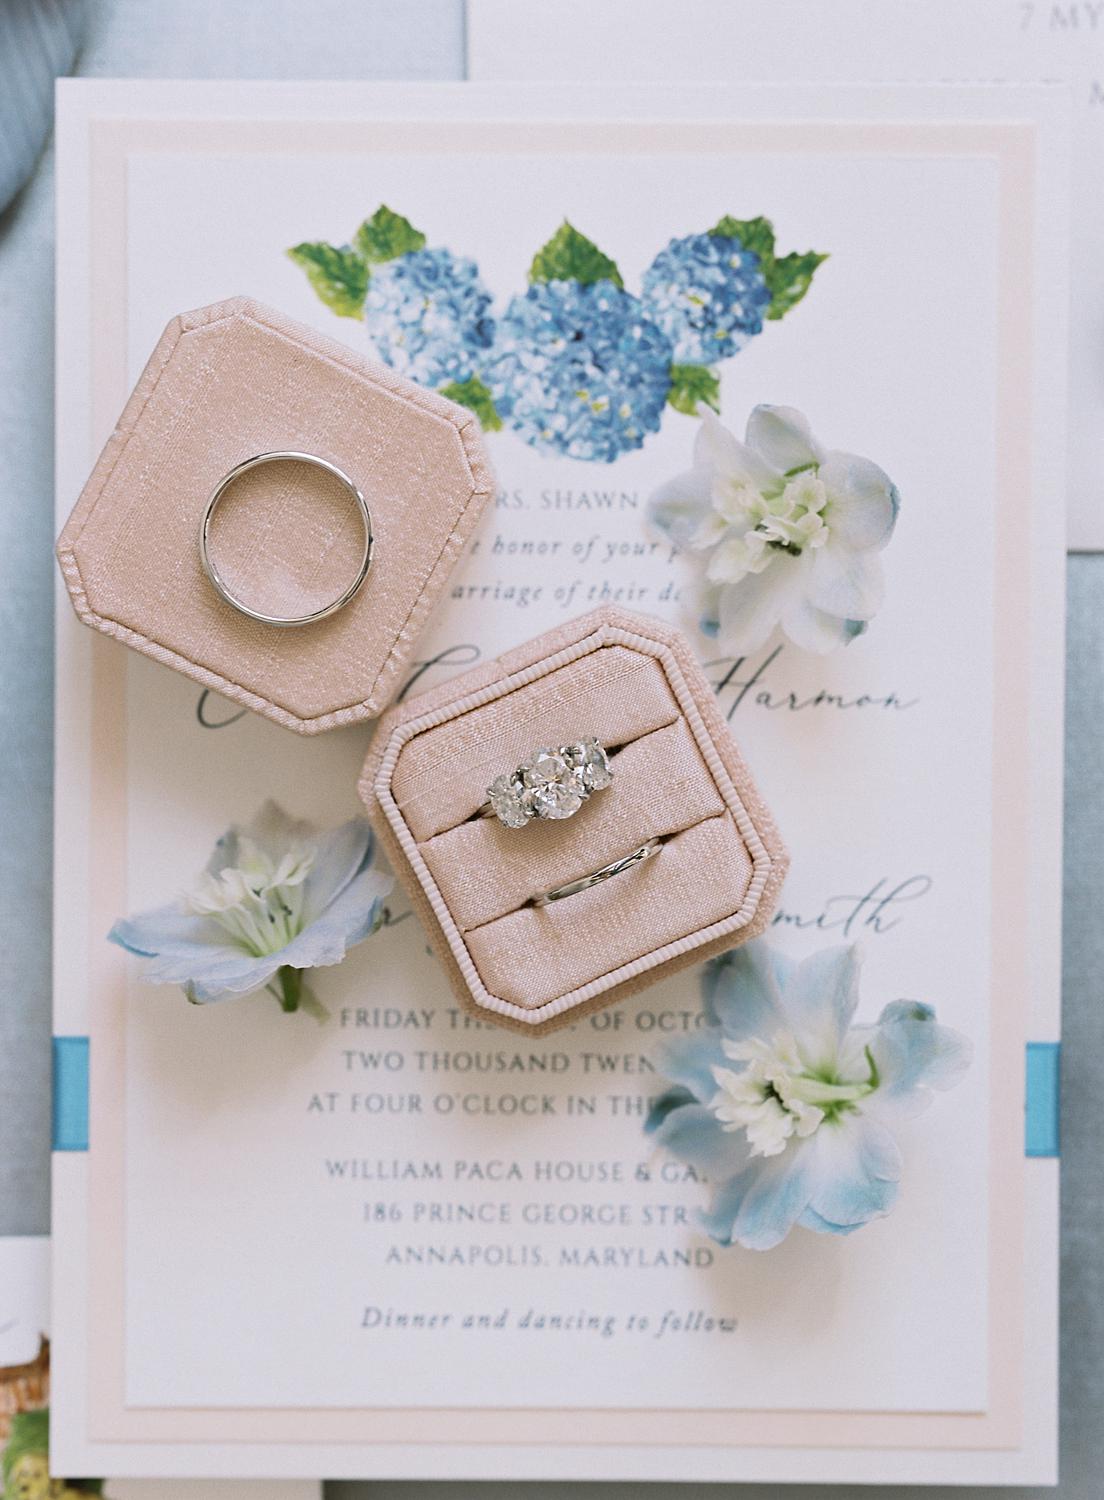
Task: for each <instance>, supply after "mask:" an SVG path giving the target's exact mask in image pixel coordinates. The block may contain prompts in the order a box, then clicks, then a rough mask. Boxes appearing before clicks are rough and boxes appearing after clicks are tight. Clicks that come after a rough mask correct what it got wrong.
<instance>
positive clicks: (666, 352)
mask: <svg viewBox="0 0 1104 1500" xmlns="http://www.w3.org/2000/svg"><path fill="white" fill-rule="evenodd" d="M670 366H671V344H670V340H669V339H668V338H667V336H666V334H664V333H663V332H662V330H661V329H659V328H658V327H657V326H656V324H655V323H654V322H652V321H651V319H650V318H649V317H648V316H647V314H646V313H645V310H644V308H643V306H642V304H641V302H640V300H639V298H637V297H634V296H632V294H631V293H629V292H626V291H625V290H624V289H623V288H622V287H620V286H618V285H617V284H616V282H614V281H612V280H609V279H607V278H603V279H601V280H596V281H591V282H587V283H580V282H578V281H574V280H572V281H562V280H545V281H535V282H534V283H533V285H532V286H530V288H529V290H528V291H527V292H526V293H525V294H524V295H523V296H519V297H515V298H514V299H513V300H512V301H511V303H510V305H509V306H508V308H507V309H506V312H505V313H504V314H503V316H502V317H501V319H500V320H499V326H498V332H497V337H496V340H495V347H494V351H493V353H492V356H491V358H490V360H489V361H488V363H487V365H486V366H485V369H484V375H483V378H484V380H485V381H486V383H487V385H488V386H489V387H490V390H491V394H492V396H493V398H494V403H495V406H496V408H497V410H498V412H499V414H500V415H501V416H502V417H503V418H504V419H505V420H506V421H507V422H508V423H509V424H510V425H511V426H512V427H513V428H514V429H515V430H516V431H517V432H518V433H519V434H520V435H521V436H522V437H523V438H524V439H525V441H526V442H527V443H530V444H532V446H533V447H534V448H539V449H541V450H543V451H545V452H549V453H558V454H562V455H564V456H565V457H568V458H576V459H584V460H593V461H598V462H604V463H612V462H613V461H614V459H616V458H618V457H619V456H620V455H621V454H622V453H627V452H629V451H630V450H631V449H634V448H639V447H640V446H641V444H642V443H643V442H644V438H645V435H646V434H647V433H649V432H657V431H658V430H659V424H660V419H661V418H662V416H663V408H664V405H665V404H666V401H667V394H668V391H669V390H670V385H671V376H670Z"/></svg>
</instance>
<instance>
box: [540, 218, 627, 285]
mask: <svg viewBox="0 0 1104 1500" xmlns="http://www.w3.org/2000/svg"><path fill="white" fill-rule="evenodd" d="M529 280H530V281H578V282H579V283H580V284H581V285H582V286H589V285H590V284H591V283H592V282H595V281H612V282H614V283H615V284H616V285H617V286H624V284H625V283H624V282H623V281H622V280H621V272H620V271H619V270H618V269H617V265H616V263H615V262H614V261H612V260H610V258H609V256H608V255H603V254H602V252H601V250H599V248H598V246H597V245H596V244H595V243H594V242H593V240H588V239H587V237H586V235H585V234H580V233H579V231H578V230H577V229H576V228H575V227H574V226H573V225H571V224H569V223H568V222H567V220H566V219H565V220H564V221H563V223H562V224H561V225H560V227H559V229H557V230H556V233H555V234H554V235H553V236H552V238H551V239H550V240H549V241H548V243H547V245H545V246H544V247H543V249H540V250H538V251H537V253H536V255H534V257H533V264H532V265H531V266H530V267H529Z"/></svg>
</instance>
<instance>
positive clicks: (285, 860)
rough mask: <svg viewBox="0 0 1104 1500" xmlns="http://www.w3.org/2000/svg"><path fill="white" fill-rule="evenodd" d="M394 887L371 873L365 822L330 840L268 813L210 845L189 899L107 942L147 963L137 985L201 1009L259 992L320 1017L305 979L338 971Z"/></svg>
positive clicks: (269, 807) (123, 922)
mask: <svg viewBox="0 0 1104 1500" xmlns="http://www.w3.org/2000/svg"><path fill="white" fill-rule="evenodd" d="M391 886H392V880H391V877H390V876H389V875H384V874H382V873H381V872H380V871H379V870H376V869H373V868H372V834H371V830H370V829H369V827H368V825H367V823H365V822H364V820H363V819H361V818H355V819H353V820H352V822H349V823H345V824H343V825H342V826H341V827H340V828H335V829H332V830H331V831H329V832H327V833H322V834H318V833H316V832H315V831H314V830H313V829H312V828H311V827H310V825H309V824H307V823H301V822H297V821H295V820H294V819H292V818H290V817H289V816H288V815H287V813H285V812H284V811H283V809H282V808H280V807H278V806H277V805H276V803H275V802H271V801H269V802H266V803H265V805H264V806H263V807H262V808H261V810H260V812H259V813H258V814H257V816H256V818H255V819H254V820H253V822H252V823H251V824H250V825H249V827H248V828H240V829H239V828H231V829H230V830H229V832H228V833H225V834H223V836H222V838H220V839H219V841H218V843H217V844H216V845H215V850H214V853H213V854H212V856H211V859H210V861H209V862H208V865H207V869H206V871H205V872H204V874H203V875H202V876H201V877H200V880H199V882H198V884H197V885H196V887H195V888H194V889H193V890H192V891H190V892H189V893H188V894H187V895H185V896H182V897H181V898H180V899H179V900H178V901H176V902H173V903H172V904H171V905H169V906H162V907H158V908H157V909H155V910H154V911H147V912H140V913H139V914H138V915H137V916H133V917H123V918H121V919H120V920H119V921H118V922H116V923H115V925H114V927H113V928H112V929H111V931H110V933H109V934H108V936H109V937H110V939H111V941H112V942H114V943H118V944H119V946H120V947H122V948H126V949H127V950H128V952H130V953H136V954H138V955H139V956H140V957H142V958H148V959H150V960H152V962H151V963H150V964H149V965H148V966H147V967H146V969H145V971H144V973H143V978H144V979H146V980H147V981H149V982H150V983H151V984H178V985H180V986H181V987H182V988H183V989H184V992H185V994H186V995H187V997H188V999H189V1000H191V1001H192V1002H193V1003H195V1004H197V1005H204V1004H207V1003H209V1002H211V1001H214V1000H226V999H229V998H231V997H232V996H235V995H247V994H251V993H252V992H253V991H254V990H259V989H267V990H268V991H269V992H270V993H271V994H273V995H274V996H275V997H276V999H277V1000H279V1002H280V1004H281V1006H282V1007H283V1009H284V1010H287V1011H293V1010H298V1009H299V1007H300V1006H302V1007H303V1009H305V1010H311V1011H312V1012H314V1013H322V1012H321V1007H320V1006H319V1005H318V1002H317V1001H316V1000H315V999H314V997H313V996H312V995H311V993H310V991H309V989H308V988H307V986H306V985H305V984H304V983H303V971H304V970H306V969H317V968H322V967H324V966H326V965H329V964H336V963H340V962H341V960H342V959H343V958H344V957H345V954H346V951H347V950H348V949H349V948H351V947H352V946H353V945H354V944H355V943H359V942H361V941H363V939H364V938H366V937H369V936H370V935H371V934H372V933H373V932H374V931H375V930H376V928H377V927H378V926H379V924H380V921H381V920H382V917H383V900H384V897H385V896H386V895H387V894H388V892H389V891H390V890H391Z"/></svg>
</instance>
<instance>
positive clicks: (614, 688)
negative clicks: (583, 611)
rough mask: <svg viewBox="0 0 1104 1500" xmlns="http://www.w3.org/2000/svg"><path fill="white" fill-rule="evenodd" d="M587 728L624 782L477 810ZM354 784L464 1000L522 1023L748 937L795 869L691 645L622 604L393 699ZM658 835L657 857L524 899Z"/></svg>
mask: <svg viewBox="0 0 1104 1500" xmlns="http://www.w3.org/2000/svg"><path fill="white" fill-rule="evenodd" d="M590 734H593V735H595V736H596V737H597V738H598V740H599V741H600V742H601V743H602V744H603V745H605V746H606V747H607V748H608V749H610V750H611V752H612V751H615V752H616V753H615V754H614V759H613V766H614V777H613V781H612V783H611V785H610V786H609V787H608V788H607V789H606V790H605V791H603V793H602V795H601V796H600V797H593V798H591V799H590V800H589V801H587V802H586V803H585V804H584V806H583V807H582V808H580V809H579V811H578V812H577V813H576V814H575V816H574V817H572V818H570V819H568V820H565V821H561V822H555V821H540V820H538V821H534V822H533V823H531V824H529V825H527V826H526V827H524V828H521V829H510V828H506V827H504V826H503V825H502V824H501V823H499V822H498V820H497V819H495V818H486V817H482V816H480V812H481V807H482V804H483V802H484V799H485V796H486V788H487V786H488V784H489V783H490V782H491V781H492V780H493V779H494V776H495V775H496V774H497V773H498V772H500V771H501V770H502V769H503V768H504V767H507V768H508V767H510V766H513V765H516V764H518V762H519V761H520V760H521V759H522V758H523V756H524V755H525V754H526V753H527V751H529V750H530V749H531V748H532V747H533V746H534V745H539V744H551V745H556V744H560V743H562V742H566V741H570V740H575V739H578V738H581V737H583V736H585V735H590ZM360 793H361V797H362V799H363V800H364V802H365V804H366V806H367V808H368V810H369V816H370V818H371V820H372V822H373V825H374V826H375V828H376V831H377V833H378V834H379V837H380V840H381V842H382V844H383V846H384V848H385V849H386V851H387V854H388V857H389V859H390V860H391V862H392V864H393V866H394V868H395V870H396V873H397V874H398V876H399V878H400V880H401V881H402V883H403V885H404V887H405V889H406V891H407V893H408V895H409V897H410V900H411V902H412V904H413V906H414V909H415V911H416V912H417V913H418V915H419V916H420V918H421V920H422V922H423V924H424V926H425V929H426V931H427V933H428V934H429V936H430V939H431V941H432V943H433V946H434V949H435V951H436V952H437V955H438V957H439V958H440V959H441V961H442V962H443V964H444V966H445V968H446V970H447V972H448V975H449V979H450V982H451V984H452V986H453V989H454V990H455V992H456V995H457V997H458V999H459V1000H460V1002H461V1004H462V1005H463V1006H464V1007H465V1009H467V1010H468V1011H470V1012H471V1013H473V1014H475V1015H477V1016H480V1017H482V1018H483V1019H484V1020H488V1021H495V1022H498V1023H499V1024H502V1025H506V1026H511V1027H514V1028H515V1029H518V1030H521V1031H525V1032H527V1033H528V1034H530V1035H532V1034H535V1033H540V1032H544V1031H550V1030H553V1029H555V1028H556V1027H559V1026H564V1025H568V1024H570V1023H571V1022H573V1021H576V1020H578V1019H579V1017H580V1016H583V1015H585V1014H587V1013H589V1012H591V1011H594V1010H598V1009H601V1008H602V1007H604V1006H607V1005H612V1004H614V1003H616V1002H618V1001H620V1000H623V999H626V998H627V997H628V996H630V995H632V994H634V993H636V992H637V991H638V990H641V989H643V988H644V987H646V986H647V985H650V984H653V983H655V982H656V981H657V980H659V979H663V978H666V977H667V976H668V975H670V974H673V973H675V972H676V971H677V970H679V969H682V968H685V967H686V966H688V965H690V964H696V963H700V962H701V961H702V960H703V959H705V958H709V957H712V956H713V955H715V954H718V953H721V952H724V951H725V950H727V949H729V948H733V947H736V946H737V945H738V944H740V943H743V942H746V941H747V940H748V939H749V938H751V937H754V936H756V935H757V934H759V933H760V932H762V931H763V930H764V928H765V927H766V926H767V924H768V922H769V921H770V918H771V915H772V913H773V910H774V907H775V903H776V902H777V899H778V892H779V889H780V887H781V883H782V879H783V876H784V875H785V871H786V864H787V859H786V854H785V851H784V849H783V847H782V843H781V840H780V838H779V836H778V833H777V831H776V829H775V826H774V822H773V819H772V818H771V816H770V814H769V812H768V811H767V808H766V806H765V805H764V803H763V801H762V798H761V797H760V795H759V793H758V791H757V790H756V788H755V786H754V783H753V782H752V780H751V776H750V773H749V772H748V769H747V767H746V765H745V764H744V761H743V759H742V757H741V755H740V753H739V751H738V749H737V747H736V744H735V741H734V740H733V738H732V735H731V733H730V731H729V729H728V726H727V724H726V723H725V721H724V719H723V717H722V715H721V713H720V711H719V709H718V707H717V702H716V697H715V695H714V693H713V690H712V688H711V687H710V685H709V683H708V682H707V680H706V678H705V676H704V674H703V673H702V670H701V668H700V666H699V665H698V663H697V661H696V659H695V657H694V654H693V651H692V650H691V648H690V645H689V643H688V642H687V641H686V639H685V638H684V637H683V636H682V635H681V634H680V633H679V631H677V630H676V629H674V628H672V627H670V626H667V625H664V624H661V623H660V622H659V621H658V620H654V619H651V618H648V617H645V616H642V615H637V614H633V613H630V612H629V611H626V610H621V609H616V608H603V609H599V610H596V611H595V612H593V613H591V614H588V615H584V616H582V617H581V618H579V619H576V620H572V621H570V622H569V623H567V624H565V625H563V626H561V627H559V628H557V629H555V630H552V631H550V632H548V633H547V634H545V635H542V636H539V637H537V638H536V639H534V640H532V641H529V642H527V643H526V644H525V645H524V646H520V647H518V648H517V649H516V650H515V651H511V652H509V653H507V654H506V655H504V656H502V657H499V658H498V659H497V660H494V661H490V662H486V663H484V664H482V665H480V666H479V667H476V668H475V669H474V670H472V671H471V672H468V673H465V674H464V675H463V676H462V677H459V678H456V679H454V680H453V681H451V682H448V683H446V684H444V686H442V687H440V688H438V689H436V690H435V691H433V692H430V693H426V694H424V695H422V696H420V697H417V698H415V699H412V700H410V701H408V702H404V703H402V704H399V705H397V706H395V707H394V708H392V709H390V710H389V711H388V712H387V713H386V714H385V715H384V716H383V718H382V719H381V720H380V723H379V725H378V726H377V730H376V734H375V736H374V738H373V741H372V745H371V748H370V750H369V753H368V758H367V760H366V762H365V765H364V770H363V772H362V775H361V780H360ZM652 838H661V839H662V840H663V844H662V847H661V848H660V850H659V851H658V853H656V854H655V855H654V856H653V857H652V858H651V859H648V860H645V861H643V862H642V863H640V864H638V865H636V866H635V867H634V868H632V869H628V870H626V871H625V872H624V873H622V874H619V875H617V876H615V877H614V878H613V879H610V880H607V881H603V882H602V883H601V884H600V885H596V886H594V887H592V888H591V889H589V890H586V891H582V892H580V893H578V894H576V895H573V896H571V897H569V898H568V899H566V900H563V901H557V902H554V903H552V904H550V905H546V906H534V905H533V904H532V898H533V896H534V895H536V894H538V893H539V892H542V891H547V890H551V889H554V888H556V887H558V886H562V885H564V884H566V883H568V882H570V881H573V880H577V879H579V878H581V877H582V876H585V875H587V874H588V873H590V872H592V871H594V870H596V869H599V868H601V867H602V866H603V865H607V864H609V863H610V862H611V861H613V860H616V859H618V858H621V857H622V856H624V855H625V854H627V853H629V852H631V851H632V850H633V849H636V848H638V847H639V846H641V845H642V844H644V843H646V842H647V841H648V840H649V839H652Z"/></svg>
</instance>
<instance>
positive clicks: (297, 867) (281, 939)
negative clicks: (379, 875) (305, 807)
mask: <svg viewBox="0 0 1104 1500" xmlns="http://www.w3.org/2000/svg"><path fill="white" fill-rule="evenodd" d="M313 864H314V853H313V851H312V850H310V849H308V848H305V847H302V846H299V847H292V848H291V849H289V850H288V851H287V853H285V854H284V855H282V856H281V858H280V859H279V860H278V861H275V860H273V859H271V858H270V857H269V856H268V855H267V854H265V853H264V851H263V850H261V849H259V848H258V847H257V845H256V844H254V843H253V841H252V840H251V839H246V838H243V839H241V840H240V842H239V849H238V863H237V864H236V865H228V866H227V867H226V868H225V869H223V870H220V871H219V873H218V874H217V875H204V876H203V877H202V879H201V880H200V882H199V884H198V885H197V886H196V888H195V890H194V891H190V892H189V893H188V894H187V895H186V896H184V898H183V901H182V904H183V907H184V910H185V911H189V912H192V913H194V914H195V915H197V916H209V917H212V918H213V919H214V920H215V921H216V922H217V923H218V924H219V926H220V927H221V928H222V929H223V930H224V931H225V932H226V933H228V934H229V936H230V937H231V938H232V939H233V940H234V942H236V943H237V944H238V945H239V946H240V947H241V948H243V949H244V951H245V952H246V953H249V954H250V955H252V957H254V958H261V957H263V956H264V955H266V954H269V953H279V952H280V950H281V949H283V948H286V947H287V945H288V944H289V943H290V942H291V940H292V939H293V938H295V937H298V935H299V933H300V932H301V931H302V930H303V887H304V882H305V881H306V878H307V876H308V875H309V874H310V872H311V868H312V866H313Z"/></svg>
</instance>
